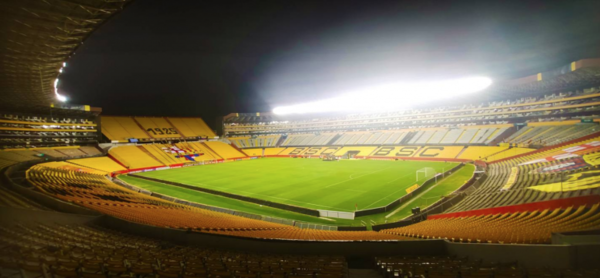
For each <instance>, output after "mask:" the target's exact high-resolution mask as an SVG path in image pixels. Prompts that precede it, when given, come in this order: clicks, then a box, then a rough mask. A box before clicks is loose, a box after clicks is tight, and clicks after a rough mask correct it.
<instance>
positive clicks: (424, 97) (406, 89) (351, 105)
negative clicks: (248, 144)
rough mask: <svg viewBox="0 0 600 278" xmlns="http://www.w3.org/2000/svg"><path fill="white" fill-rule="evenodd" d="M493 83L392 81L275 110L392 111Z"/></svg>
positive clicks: (480, 80)
mask: <svg viewBox="0 0 600 278" xmlns="http://www.w3.org/2000/svg"><path fill="white" fill-rule="evenodd" d="M491 84H492V80H491V79H489V78H487V77H469V78H461V79H454V80H444V81H435V82H420V83H392V84H386V85H381V86H377V87H372V88H368V89H364V90H359V91H355V92H351V93H348V94H344V95H342V96H340V97H335V98H330V99H325V100H320V101H314V102H307V103H302V104H296V105H289V106H281V107H276V108H275V109H273V113H275V114H279V115H286V114H306V113H325V112H340V111H354V112H363V111H392V110H398V109H406V108H409V107H411V106H413V105H417V104H421V103H424V102H427V101H431V100H443V99H451V98H454V97H457V96H463V95H467V94H471V93H475V92H479V91H481V90H483V89H485V88H487V87H489V86H490V85H491Z"/></svg>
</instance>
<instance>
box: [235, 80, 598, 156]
mask: <svg viewBox="0 0 600 278" xmlns="http://www.w3.org/2000/svg"><path fill="white" fill-rule="evenodd" d="M599 100H600V93H598V91H597V89H596V88H590V89H585V90H582V91H576V92H567V93H555V94H547V95H544V96H541V97H538V98H535V97H530V98H521V99H517V100H506V101H500V102H490V103H485V104H480V105H472V104H470V105H464V106H461V107H436V108H429V109H421V110H407V111H398V112H386V113H373V114H356V115H347V116H338V117H334V118H327V117H323V118H319V119H315V118H314V117H311V118H309V119H302V118H300V119H298V118H297V117H296V118H292V117H285V116H278V115H267V114H266V113H261V117H253V116H240V114H236V115H232V114H230V115H228V116H226V117H225V119H224V121H223V127H224V133H225V135H226V136H233V135H236V134H237V135H248V134H255V133H261V134H265V133H289V134H290V136H292V137H295V136H294V133H297V134H298V133H302V132H313V133H314V132H331V131H332V130H338V131H341V132H343V131H347V132H350V131H353V130H364V129H368V130H390V129H399V131H394V132H399V133H402V131H403V130H408V131H412V132H411V135H412V136H413V137H417V138H416V139H414V141H412V142H411V141H409V142H395V143H392V142H390V141H387V142H383V143H381V142H380V143H379V144H385V145H392V144H403V145H405V144H425V143H427V142H428V141H429V140H430V139H434V140H433V141H432V142H436V141H437V140H438V139H439V138H440V137H441V138H442V139H444V137H443V136H442V135H441V134H442V133H443V130H446V131H447V132H446V133H451V135H450V137H449V139H446V140H444V141H443V143H440V144H447V143H446V142H452V140H453V139H454V138H455V137H456V136H458V137H457V138H456V140H455V141H454V142H455V144H470V143H471V144H490V143H493V142H494V140H496V139H498V138H502V137H503V136H505V133H506V132H509V133H512V131H513V128H512V124H513V123H532V125H535V124H537V123H540V122H548V121H563V122H564V121H574V122H576V121H580V120H581V116H572V115H573V114H577V113H580V112H581V111H585V112H588V113H589V112H592V111H596V110H597V107H596V106H597V104H599V103H600V102H599ZM538 125H539V124H538ZM423 128H438V129H439V128H448V129H442V131H440V132H438V134H437V135H436V136H435V137H433V138H432V136H433V134H434V133H436V132H434V131H427V132H425V130H420V131H415V130H416V129H423ZM456 128H465V130H464V133H463V134H457V133H458V132H457V131H452V130H453V129H456ZM584 133H585V131H582V133H581V134H584ZM304 135H307V134H304ZM423 135H425V136H423ZM297 136H300V135H299V134H298V135H297ZM342 137H344V136H343V135H342ZM409 137H410V136H409ZM288 138H289V137H288ZM420 138H421V139H420ZM340 139H341V140H339V139H338V140H336V142H335V144H336V145H344V144H348V143H344V142H346V141H347V140H350V139H352V137H351V136H347V137H344V138H343V139H342V138H340ZM359 139H360V138H358V139H357V138H355V140H356V141H359ZM363 140H369V139H368V138H367V139H361V140H360V142H363ZM411 140H412V139H411ZM417 140H420V141H417ZM440 142H442V141H440ZM548 143H553V142H548ZM375 144H378V143H375ZM450 144H451V143H450ZM305 145H306V144H302V142H301V141H297V140H294V141H292V140H290V141H286V142H285V143H284V145H283V146H305ZM313 145H314V144H313Z"/></svg>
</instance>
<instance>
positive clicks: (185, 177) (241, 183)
mask: <svg viewBox="0 0 600 278" xmlns="http://www.w3.org/2000/svg"><path fill="white" fill-rule="evenodd" d="M456 165H457V163H446V162H429V161H428V162H423V161H389V160H341V161H321V160H319V159H301V158H263V159H255V160H245V161H236V162H230V163H222V164H212V165H205V166H196V167H186V168H178V169H170V170H162V171H154V172H146V173H140V175H142V176H147V177H151V178H156V179H161V180H165V181H173V182H178V183H183V184H189V185H194V186H199V187H203V188H207V189H213V190H219V191H224V192H230V193H234V194H238V195H244V196H249V197H254V198H261V199H265V200H268V201H272V202H277V203H286V204H291V205H295V206H302V207H307V208H312V209H325V210H337V211H354V210H355V205H358V209H359V210H362V209H370V208H376V207H381V206H385V205H387V204H389V203H390V202H392V201H394V200H396V199H398V198H400V197H402V196H404V195H406V189H407V188H409V187H411V186H412V185H414V184H415V183H417V182H416V181H415V174H416V171H417V170H419V169H422V168H424V167H431V168H434V169H435V171H436V172H442V171H443V170H448V169H451V168H452V167H454V166H456ZM425 180H426V179H425V178H421V180H420V181H419V182H418V183H419V184H420V183H422V182H424V181H425ZM174 197H178V196H174Z"/></svg>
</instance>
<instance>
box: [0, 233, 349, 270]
mask: <svg viewBox="0 0 600 278" xmlns="http://www.w3.org/2000/svg"><path fill="white" fill-rule="evenodd" d="M0 244H2V245H3V246H10V248H2V249H1V250H0V266H1V267H2V271H3V274H6V275H7V277H13V276H15V277H20V275H21V274H22V275H24V277H39V276H42V277H43V276H44V273H46V274H47V275H49V277H84V278H100V277H150V276H151V277H185V278H192V277H242V278H258V277H288V275H289V277H295V276H298V277H313V275H317V277H322V278H343V277H344V275H345V273H346V272H347V266H346V262H345V261H344V258H343V257H334V256H291V255H269V254H252V253H246V252H236V251H232V250H213V249H206V248H200V247H194V246H187V245H186V246H181V245H174V244H171V243H168V242H163V241H159V240H155V239H150V238H143V237H137V236H132V235H128V234H123V233H120V232H117V231H113V230H108V229H104V228H100V227H94V226H88V225H84V224H31V223H24V224H20V223H12V224H4V225H3V226H2V227H1V228H0Z"/></svg>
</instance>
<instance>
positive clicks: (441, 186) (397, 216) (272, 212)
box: [119, 158, 475, 228]
mask: <svg viewBox="0 0 600 278" xmlns="http://www.w3.org/2000/svg"><path fill="white" fill-rule="evenodd" d="M268 160H271V161H275V162H277V161H280V163H304V162H305V161H306V162H310V161H313V162H315V164H313V166H316V167H318V168H321V167H333V166H335V165H330V163H334V164H335V163H340V164H338V165H339V166H343V165H354V166H357V165H359V164H362V163H365V164H370V163H374V164H373V167H375V168H376V167H380V168H381V167H382V166H390V165H394V167H400V168H402V166H403V165H404V166H406V165H413V166H412V167H416V168H417V169H421V168H423V167H430V166H431V165H448V166H449V165H452V166H454V164H450V163H449V164H445V163H435V162H415V161H377V160H370V161H340V162H323V161H319V160H314V159H311V160H308V159H285V158H271V159H262V160H261V162H267V161H268ZM245 162H255V161H239V162H232V163H227V164H218V165H206V166H198V167H190V168H182V169H179V170H178V169H172V170H165V171H162V172H169V171H180V170H183V169H190V170H188V171H191V172H196V171H199V170H200V168H206V169H209V170H211V169H218V168H221V167H222V166H226V167H227V166H234V164H238V163H239V164H242V165H243V163H245ZM346 162H348V163H355V162H358V164H342V163H346ZM323 163H324V164H327V165H323ZM255 165H264V164H253V165H252V166H255ZM417 165H418V166H420V167H417ZM354 166H353V167H354ZM210 167H215V168H210ZM304 167H306V166H304ZM336 167H337V166H336ZM384 168H385V167H384ZM444 168H445V167H444ZM192 169H193V171H192ZM474 169H475V167H474V166H473V165H466V166H465V167H463V168H462V169H460V170H459V171H457V172H456V173H454V174H453V175H451V176H449V177H446V178H445V179H442V180H439V182H438V183H437V184H435V185H431V186H429V188H426V189H425V190H424V191H423V192H422V193H421V194H419V195H417V196H415V199H414V200H412V201H411V202H409V203H407V204H406V205H403V206H401V207H399V208H398V209H397V210H395V211H394V212H391V213H390V212H386V213H381V214H376V215H369V216H363V217H357V218H356V219H354V220H347V219H335V218H320V217H313V216H308V215H305V214H299V213H294V212H291V211H287V210H281V209H276V208H271V207H267V206H259V205H257V204H254V203H248V202H243V201H239V200H235V199H230V198H226V197H221V196H216V195H212V194H208V193H203V192H199V191H195V190H191V189H186V188H180V187H176V186H172V185H167V184H164V183H160V182H153V181H148V180H144V179H139V178H135V177H132V176H126V175H121V176H119V178H120V179H122V180H124V181H125V182H128V183H129V184H133V185H135V186H138V187H141V188H144V189H147V190H150V191H153V192H156V193H160V194H164V195H168V196H173V197H177V198H181V199H184V200H189V201H192V202H197V203H202V204H206V205H211V206H217V207H222V208H228V209H233V210H238V211H244V212H249V213H254V214H260V215H266V216H272V217H279V218H286V219H292V220H299V221H304V222H310V223H316V224H324V225H342V226H363V225H366V226H367V227H369V228H370V227H371V225H373V224H382V223H386V222H394V221H398V220H401V219H403V218H405V217H406V216H409V215H410V209H411V208H413V207H415V206H421V208H424V207H425V206H426V205H430V204H432V203H433V202H435V201H437V200H439V198H440V197H441V196H442V195H447V194H448V193H449V192H452V191H454V190H456V189H457V188H458V187H460V186H461V185H462V184H464V182H465V181H467V180H468V179H469V178H470V177H471V175H472V174H473V171H474ZM211 171H212V170H211ZM219 171H220V170H219ZM405 171H407V170H405ZM151 173H154V174H156V173H159V172H151ZM147 174H148V173H147ZM229 174H231V173H229ZM413 175H414V174H413ZM406 180H407V181H413V182H414V176H412V177H410V178H406ZM413 182H411V183H410V184H413ZM387 193H390V192H387Z"/></svg>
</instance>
